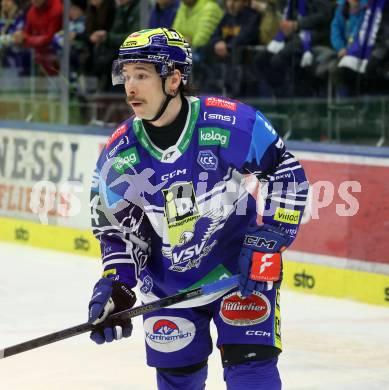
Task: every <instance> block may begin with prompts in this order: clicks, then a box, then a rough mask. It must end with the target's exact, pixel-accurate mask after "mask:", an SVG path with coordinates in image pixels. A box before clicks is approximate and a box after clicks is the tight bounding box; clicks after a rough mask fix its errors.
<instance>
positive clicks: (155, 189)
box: [91, 96, 308, 301]
mask: <svg viewBox="0 0 389 390" xmlns="http://www.w3.org/2000/svg"><path fill="white" fill-rule="evenodd" d="M186 99H188V103H189V112H188V116H187V121H186V124H185V128H184V129H183V131H182V133H181V136H180V138H179V139H178V141H177V143H176V144H175V145H173V146H171V147H169V148H168V149H166V150H161V149H159V148H158V147H156V146H155V145H154V144H153V143H152V141H151V140H150V138H149V137H148V135H147V132H146V131H145V129H144V127H143V125H142V121H141V120H140V119H139V118H136V117H135V118H130V119H128V120H127V121H125V122H124V123H122V124H121V125H120V126H119V127H118V128H117V129H116V130H115V132H114V133H113V134H112V136H111V137H110V138H109V140H108V142H107V144H106V147H105V149H104V150H103V152H102V153H101V156H100V158H99V160H98V163H97V168H96V171H95V174H94V179H93V184H92V190H91V208H92V226H93V231H94V234H95V236H96V237H97V239H98V240H99V241H100V245H101V253H102V260H103V267H104V273H103V275H104V276H110V277H114V278H116V279H118V280H121V281H124V282H126V283H128V284H129V285H130V286H132V287H133V286H135V285H136V284H137V283H138V287H139V289H140V292H141V294H142V300H143V301H148V300H151V299H156V298H161V297H165V296H167V295H171V294H174V293H177V291H179V290H183V289H187V288H190V287H194V286H198V285H201V284H203V283H208V282H211V281H213V280H216V279H220V278H222V277H227V276H229V275H231V274H237V273H238V272H239V270H238V257H239V252H240V250H241V246H242V243H243V237H244V234H245V231H246V229H247V226H248V225H250V224H255V223H261V221H260V220H261V219H262V222H263V223H268V224H272V225H275V226H277V227H279V228H281V229H282V230H284V231H285V232H287V233H288V234H289V235H290V236H291V239H292V240H293V239H294V238H295V236H296V234H297V230H298V226H299V223H300V220H301V217H302V213H303V210H304V206H305V203H306V200H307V193H308V184H307V181H306V178H305V174H304V171H303V168H302V167H301V165H300V164H299V162H298V161H297V160H296V159H295V158H294V156H293V155H292V154H290V153H289V152H287V151H286V150H285V145H284V143H283V141H282V139H281V138H280V137H279V136H278V135H277V133H276V131H275V130H274V129H273V127H272V125H271V124H270V122H269V121H268V120H267V119H266V118H265V117H264V116H263V115H262V114H261V113H260V112H259V111H255V109H254V108H252V107H250V106H248V105H245V104H242V103H240V102H237V101H233V100H228V99H225V98H219V97H211V96H208V97H200V98H196V97H186ZM216 297H217V296H215V297H214V298H215V299H216Z"/></svg>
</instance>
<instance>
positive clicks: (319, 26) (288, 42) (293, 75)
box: [255, 0, 333, 97]
mask: <svg viewBox="0 0 389 390" xmlns="http://www.w3.org/2000/svg"><path fill="white" fill-rule="evenodd" d="M284 3H285V2H284ZM332 10H333V5H332V2H331V1H329V0H305V1H303V0H300V1H299V2H292V1H288V2H287V3H286V6H285V8H284V12H283V17H282V20H281V21H280V23H279V31H278V33H277V35H276V36H275V38H274V39H273V40H272V41H271V42H270V43H269V44H268V46H267V50H266V51H264V52H260V53H258V54H257V56H256V59H255V63H256V66H257V71H258V77H259V78H260V79H261V81H262V82H263V83H268V87H270V89H269V88H267V92H265V91H264V90H262V91H260V93H261V94H264V95H265V94H267V93H268V94H270V95H274V96H276V97H291V96H295V95H300V96H301V95H307V94H309V95H311V94H312V93H314V91H312V85H311V83H312V77H311V75H313V73H311V72H312V65H313V54H312V48H313V47H314V46H316V45H325V46H328V45H329V36H330V33H329V25H330V21H331V18H332Z"/></svg>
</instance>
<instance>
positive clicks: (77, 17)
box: [53, 0, 87, 89]
mask: <svg viewBox="0 0 389 390" xmlns="http://www.w3.org/2000/svg"><path fill="white" fill-rule="evenodd" d="M86 7H87V3H86V0H70V9H69V41H70V82H71V85H72V86H74V87H75V88H77V89H78V88H79V87H80V85H81V84H82V83H80V80H79V77H78V76H79V74H81V73H83V72H82V71H83V64H84V62H85V58H86V56H87V47H86V43H85V40H84V39H83V37H84V35H85V11H86ZM63 43H64V31H63V30H61V31H59V32H57V33H56V34H55V35H54V39H53V45H54V47H55V48H56V50H57V51H58V54H59V55H60V54H61V51H62V48H63Z"/></svg>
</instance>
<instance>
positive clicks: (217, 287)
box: [0, 275, 238, 359]
mask: <svg viewBox="0 0 389 390" xmlns="http://www.w3.org/2000/svg"><path fill="white" fill-rule="evenodd" d="M237 284H238V275H234V276H232V277H230V278H226V279H221V280H218V281H216V282H213V283H210V284H206V285H204V286H201V287H196V288H193V289H191V290H187V291H183V292H180V293H178V294H175V295H170V296H169V297H166V298H162V299H159V300H157V301H154V302H150V303H146V304H144V305H140V306H136V307H133V308H131V309H128V310H123V311H121V312H119V313H115V314H111V315H110V316H109V318H110V319H115V318H116V319H117V318H119V317H122V316H126V317H128V318H133V317H136V316H139V315H142V314H146V313H151V312H153V311H155V310H158V309H162V308H164V307H169V306H172V305H174V304H176V303H181V302H185V301H189V300H190V299H193V298H198V297H201V296H203V295H209V294H213V293H215V292H218V291H222V290H226V289H230V288H232V287H235V286H237ZM93 328H94V325H92V324H90V323H88V322H85V323H84V324H80V325H76V326H73V327H71V328H67V329H63V330H60V331H58V332H54V333H50V334H47V335H45V336H42V337H38V338H36V339H32V340H29V341H25V342H24V343H21V344H16V345H13V346H11V347H7V348H4V349H0V359H3V358H6V357H9V356H12V355H16V354H18V353H21V352H26V351H29V350H31V349H34V348H38V347H42V346H44V345H48V344H51V343H55V342H56V341H60V340H64V339H67V338H69V337H73V336H77V335H79V334H82V333H86V332H89V331H91V330H93Z"/></svg>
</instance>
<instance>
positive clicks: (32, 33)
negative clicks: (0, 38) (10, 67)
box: [13, 0, 63, 76]
mask: <svg viewBox="0 0 389 390" xmlns="http://www.w3.org/2000/svg"><path fill="white" fill-rule="evenodd" d="M62 13H63V6H62V2H61V0H31V6H30V8H29V10H28V12H27V17H26V24H25V26H24V29H23V31H16V32H15V33H14V35H13V39H14V42H15V43H16V44H20V45H22V44H23V46H24V47H26V48H31V49H34V53H35V62H36V63H37V65H38V72H39V73H42V74H45V75H48V76H54V75H57V74H58V73H59V59H58V57H57V55H56V53H55V51H54V49H53V47H52V41H53V37H54V34H55V33H56V32H57V31H60V30H61V28H62Z"/></svg>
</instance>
